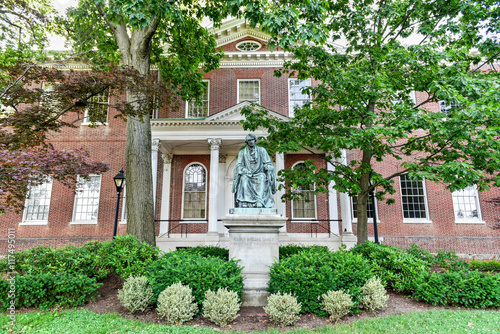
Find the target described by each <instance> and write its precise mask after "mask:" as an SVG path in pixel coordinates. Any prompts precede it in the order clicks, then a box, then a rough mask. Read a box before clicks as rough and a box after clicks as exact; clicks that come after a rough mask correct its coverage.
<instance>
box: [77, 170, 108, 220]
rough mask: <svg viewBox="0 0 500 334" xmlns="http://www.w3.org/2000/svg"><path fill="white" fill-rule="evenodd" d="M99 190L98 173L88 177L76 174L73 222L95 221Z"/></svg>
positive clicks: (99, 178) (99, 180)
mask: <svg viewBox="0 0 500 334" xmlns="http://www.w3.org/2000/svg"><path fill="white" fill-rule="evenodd" d="M100 190H101V176H100V175H91V176H88V178H83V177H81V176H78V184H77V188H76V196H75V210H74V215H73V221H74V222H82V221H97V215H98V212H99V195H100Z"/></svg>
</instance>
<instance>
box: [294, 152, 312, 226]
mask: <svg viewBox="0 0 500 334" xmlns="http://www.w3.org/2000/svg"><path fill="white" fill-rule="evenodd" d="M294 167H295V168H301V169H303V168H305V165H304V163H303V162H299V163H297V164H295V166H294ZM312 187H313V186H311V188H312ZM293 191H294V192H295V193H301V194H303V195H304V197H300V198H299V199H296V200H292V218H293V219H316V196H315V195H314V189H310V188H304V187H301V186H299V187H298V188H295V189H293Z"/></svg>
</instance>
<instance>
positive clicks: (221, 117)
mask: <svg viewBox="0 0 500 334" xmlns="http://www.w3.org/2000/svg"><path fill="white" fill-rule="evenodd" d="M245 107H250V108H260V109H264V110H267V112H268V115H269V117H271V118H274V119H279V120H283V121H286V120H288V117H286V116H283V115H281V114H278V113H277V112H274V111H272V110H269V109H266V108H262V107H254V106H252V104H251V102H248V101H244V102H241V103H238V104H236V105H234V106H232V107H229V108H227V109H224V110H222V111H219V112H218V113H216V114H213V115H211V116H209V117H207V118H205V122H234V121H236V122H239V121H242V120H245V117H244V116H243V115H242V114H241V110H242V109H243V108H245Z"/></svg>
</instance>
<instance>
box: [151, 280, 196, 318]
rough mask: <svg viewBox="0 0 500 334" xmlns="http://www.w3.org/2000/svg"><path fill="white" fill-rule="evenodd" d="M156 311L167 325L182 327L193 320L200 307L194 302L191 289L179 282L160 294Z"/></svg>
mask: <svg viewBox="0 0 500 334" xmlns="http://www.w3.org/2000/svg"><path fill="white" fill-rule="evenodd" d="M156 310H157V311H158V313H159V314H160V315H162V316H164V317H165V321H166V322H167V324H174V325H182V324H183V323H185V322H186V321H190V320H191V319H193V317H194V315H195V314H196V312H197V311H198V305H197V304H196V303H195V302H194V297H193V294H192V291H191V288H190V287H189V286H185V285H182V284H181V283H180V282H179V283H175V284H172V285H171V286H169V287H168V288H166V289H165V290H163V291H162V292H161V293H160V295H159V296H158V308H157V309H156Z"/></svg>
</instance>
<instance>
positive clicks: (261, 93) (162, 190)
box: [0, 20, 500, 257]
mask: <svg viewBox="0 0 500 334" xmlns="http://www.w3.org/2000/svg"><path fill="white" fill-rule="evenodd" d="M214 35H215V37H216V39H217V42H218V45H219V47H221V48H223V49H224V50H225V56H224V59H223V60H222V62H221V67H220V68H219V69H217V70H215V71H213V72H210V73H208V74H206V75H205V80H206V81H207V90H206V92H205V96H204V98H203V104H202V105H201V106H197V105H194V104H191V103H188V102H186V103H184V104H182V106H181V108H180V110H179V111H178V112H167V111H165V110H159V111H157V112H156V113H155V114H154V115H153V120H152V138H153V152H152V161H153V166H156V168H154V170H153V171H152V173H153V182H154V184H155V186H156V191H155V192H154V194H155V212H156V219H157V223H156V231H157V235H158V237H157V244H158V246H160V248H161V249H164V250H167V249H174V248H175V247H189V246H195V245H220V246H227V244H228V238H227V236H228V235H227V231H226V229H225V228H224V226H223V225H222V222H221V221H220V218H221V217H223V216H224V215H226V214H227V213H228V211H229V208H231V207H233V206H234V204H233V201H234V200H233V194H232V193H231V187H232V183H233V170H234V166H235V163H236V156H237V153H238V151H239V149H240V148H241V147H242V146H243V145H244V139H245V136H246V134H247V132H246V131H244V130H243V129H242V127H241V124H240V120H241V119H242V117H243V116H242V115H241V114H240V111H241V109H242V108H243V107H245V106H247V105H249V104H250V103H252V102H258V103H260V105H261V106H262V107H264V108H266V109H268V110H269V112H270V117H275V118H278V119H283V120H286V119H287V117H289V116H292V113H293V107H294V106H296V105H301V104H302V103H304V101H306V100H307V99H308V97H307V96H306V95H303V94H301V92H300V90H301V88H302V87H304V86H306V85H314V84H315V83H314V82H311V80H305V81H299V80H297V79H295V78H290V77H287V76H286V75H284V76H282V77H280V78H277V77H275V76H274V75H273V72H274V70H275V69H277V68H280V67H281V66H282V64H283V61H284V60H285V59H288V58H289V57H290V54H287V53H285V52H282V51H274V52H270V50H268V49H267V48H266V43H265V42H266V40H267V39H268V36H266V35H265V34H264V33H262V32H261V31H259V30H256V29H252V28H251V27H250V26H248V25H246V24H245V23H244V21H241V20H232V21H229V22H226V23H225V24H224V25H223V26H222V27H221V28H220V29H216V30H214ZM414 99H415V101H416V103H417V104H418V103H419V101H423V100H424V99H425V96H424V95H423V94H421V93H418V92H417V93H416V94H415V96H414ZM431 107H432V108H435V110H436V111H438V110H439V108H441V107H444V108H445V107H446V106H440V105H438V104H435V105H433V106H431ZM115 113H116V111H115V110H113V109H109V111H108V122H107V123H106V124H103V125H101V126H99V127H97V128H90V127H89V126H88V124H86V123H85V122H83V123H82V124H80V125H79V126H78V127H77V128H75V129H70V128H68V129H64V131H63V132H62V133H60V134H57V135H54V138H53V139H52V141H53V143H54V144H55V145H56V146H57V147H60V148H83V149H85V150H87V151H89V152H90V153H91V155H92V157H93V158H94V159H99V160H101V161H103V162H105V163H107V164H109V166H110V171H109V172H107V173H105V174H104V175H102V176H95V177H93V178H92V179H91V181H87V182H84V184H83V188H82V191H81V192H78V193H77V194H75V193H74V192H73V191H71V190H69V189H67V188H65V187H63V186H62V185H60V184H58V183H57V182H53V183H50V184H45V185H42V186H40V187H38V188H37V189H33V190H32V191H31V194H32V197H33V198H31V199H28V200H27V202H26V208H25V210H24V212H23V213H22V214H14V213H8V214H4V215H2V216H0V224H1V226H2V229H3V230H4V231H5V230H6V229H7V228H12V229H15V234H16V240H17V248H18V249H22V248H26V247H32V246H34V245H37V244H46V245H53V246H62V245H65V244H82V243H84V242H86V241H88V240H96V239H97V240H109V239H110V238H111V236H112V234H113V225H114V215H115V208H116V191H115V187H114V183H113V176H114V175H115V174H116V173H117V172H118V171H119V170H120V169H121V168H124V166H125V141H126V134H125V123H124V122H123V121H122V120H120V119H115V118H114V117H113V116H114V115H115ZM256 135H258V136H261V135H262V136H263V135H265V133H263V132H260V133H259V132H257V133H256ZM354 154H356V152H346V161H349V159H350V158H351V157H352V156H353V155H354ZM311 158H314V156H313V155H311V154H309V153H308V152H305V151H304V152H299V153H298V154H285V155H283V154H277V155H276V156H275V157H273V161H274V163H275V168H276V170H280V169H283V168H289V167H292V166H294V165H296V164H299V163H301V162H303V161H305V160H307V159H311ZM316 160H317V163H318V164H323V163H324V162H323V160H321V159H317V158H316ZM375 169H376V170H377V171H381V172H382V173H383V174H384V173H387V174H389V173H391V174H392V173H393V172H394V171H396V170H397V169H398V164H396V163H395V161H391V160H390V159H387V160H385V161H384V162H381V163H379V164H378V165H376V167H375ZM395 189H396V190H397V192H396V193H395V194H394V195H389V196H392V198H394V200H395V204H393V205H387V204H385V202H379V203H375V208H373V207H372V206H371V205H370V206H369V211H370V213H369V215H370V216H372V212H373V209H375V210H376V212H377V221H378V231H379V236H380V238H381V240H382V242H383V243H385V244H390V245H397V246H400V247H407V246H409V245H410V244H412V243H415V244H417V245H419V246H421V247H424V248H426V249H428V250H430V251H433V252H435V251H437V250H439V249H452V250H454V251H456V252H457V253H459V254H464V255H465V254H468V255H477V254H483V255H484V256H486V257H494V256H497V257H498V256H499V255H500V208H499V207H495V206H494V204H493V203H492V202H491V200H492V199H493V198H496V197H500V190H499V189H497V188H493V189H492V190H491V191H489V192H484V193H478V192H477V191H476V189H475V188H473V187H470V188H468V189H466V190H464V191H460V192H455V193H451V192H450V191H449V190H447V189H446V188H445V186H444V185H443V184H436V183H433V182H428V181H423V182H416V181H410V180H408V179H406V177H404V176H403V177H401V178H399V179H397V180H396V183H395ZM280 196H281V194H280V193H277V194H276V199H275V200H276V203H277V204H276V207H277V209H278V212H279V213H280V214H282V215H283V216H286V217H288V218H289V219H290V220H289V221H288V222H287V224H286V226H285V227H284V228H283V229H282V233H280V242H281V243H282V244H287V243H295V244H319V245H328V246H330V247H331V248H336V247H338V246H339V245H340V244H341V243H346V244H348V245H353V244H354V243H355V241H356V238H355V234H356V212H355V210H353V206H352V202H353V199H351V198H349V197H348V196H347V195H346V194H341V193H338V192H336V191H333V190H332V191H331V192H330V193H328V194H319V195H317V196H314V194H312V193H308V196H309V197H310V199H312V201H311V202H305V201H294V202H286V203H282V202H281V201H280V200H278V198H279V197H280ZM354 200H355V199H354ZM124 207H125V206H124V205H123V203H122V208H124ZM120 215H121V217H120V224H119V227H118V234H124V233H125V230H126V212H125V210H124V209H121V214H120ZM369 234H370V235H371V236H373V221H370V222H369ZM0 243H1V245H2V246H1V248H2V249H5V248H6V238H4V239H0Z"/></svg>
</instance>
